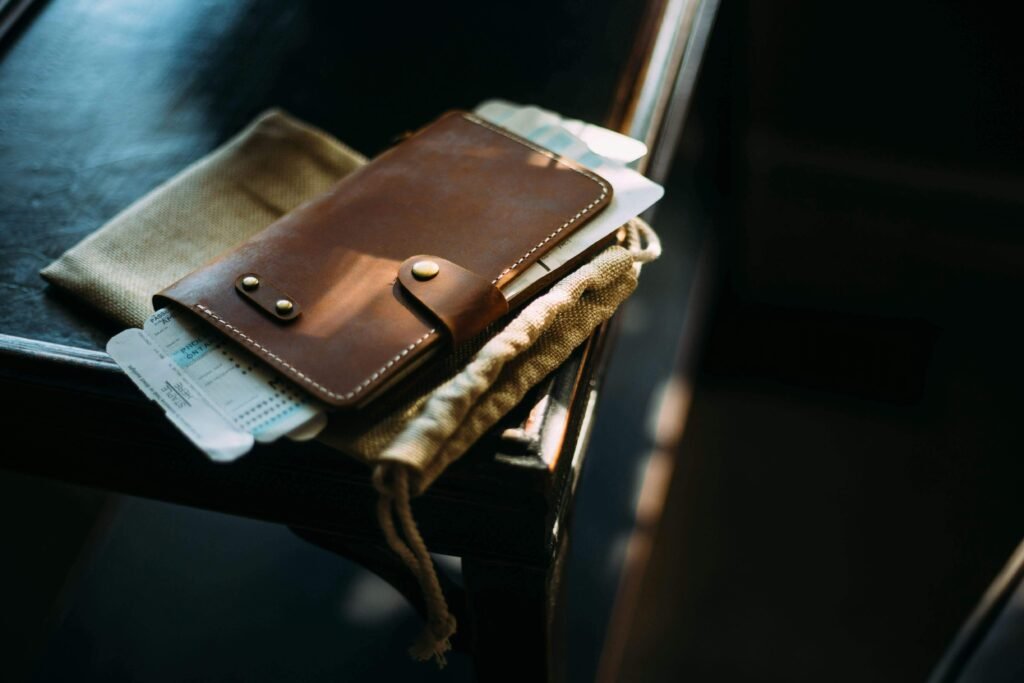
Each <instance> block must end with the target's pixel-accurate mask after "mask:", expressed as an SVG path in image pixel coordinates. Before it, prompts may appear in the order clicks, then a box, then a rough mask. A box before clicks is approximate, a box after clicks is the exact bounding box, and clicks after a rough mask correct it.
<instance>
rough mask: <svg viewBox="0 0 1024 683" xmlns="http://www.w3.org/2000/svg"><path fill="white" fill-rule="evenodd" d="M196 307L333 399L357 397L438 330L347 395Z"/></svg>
mask: <svg viewBox="0 0 1024 683" xmlns="http://www.w3.org/2000/svg"><path fill="white" fill-rule="evenodd" d="M195 307H196V308H197V309H199V311H201V312H202V313H204V314H205V315H207V316H208V317H210V318H212V319H213V320H215V321H216V322H218V323H220V324H221V325H222V326H223V327H225V328H226V329H227V330H228V331H229V332H230V333H231V334H233V335H235V336H236V337H238V338H239V339H242V340H244V341H246V342H248V343H249V344H250V345H252V346H255V347H256V348H257V349H259V350H260V351H262V352H263V353H265V354H267V355H268V356H270V357H271V358H273V359H274V360H276V361H277V362H278V363H280V364H281V365H283V366H284V367H286V368H288V370H289V371H291V373H292V374H293V375H295V376H296V377H298V378H299V379H301V380H302V381H303V382H305V383H307V384H311V385H313V386H314V387H316V388H317V389H319V390H320V391H321V392H323V393H325V394H327V395H328V396H330V397H331V398H346V399H350V398H353V397H355V396H356V395H357V394H358V393H359V392H361V391H362V390H363V389H365V388H366V387H368V386H370V385H371V384H373V383H374V382H376V381H377V380H378V379H380V378H381V377H382V376H383V375H384V373H385V372H387V371H388V370H390V369H391V366H393V365H394V364H395V363H397V362H398V361H400V360H401V359H402V358H404V357H405V356H407V355H409V352H410V351H412V350H413V349H415V348H416V347H417V346H419V345H420V344H422V343H423V342H425V341H426V340H427V339H429V338H430V336H431V335H433V334H434V333H435V332H437V328H432V329H431V330H430V331H429V332H427V333H426V334H424V335H423V336H422V337H420V338H419V339H417V340H416V341H415V342H413V343H412V344H409V345H408V346H407V347H405V348H404V349H402V351H401V352H400V353H398V354H396V355H395V357H394V358H392V359H391V360H389V361H388V362H387V363H385V364H384V365H382V366H381V368H380V370H378V371H377V372H375V373H373V374H372V375H370V376H369V377H367V378H366V379H365V380H363V381H362V382H360V383H359V385H358V386H356V388H355V389H353V390H352V391H349V392H348V393H346V394H337V393H335V392H333V391H331V390H330V389H328V388H327V387H325V386H324V385H322V384H320V383H319V382H316V381H314V380H313V378H312V377H310V376H308V375H306V374H304V373H303V372H301V371H299V370H298V369H297V368H296V367H295V366H293V365H291V364H290V363H288V361H286V360H285V359H283V358H281V357H280V356H278V355H277V354H275V353H274V352H273V351H271V350H270V349H268V348H267V347H265V346H263V345H262V344H260V343H259V342H257V341H256V340H254V339H253V338H252V337H250V336H248V335H247V334H245V333H244V332H242V331H241V330H240V329H238V328H237V327H235V326H234V325H232V324H231V323H229V322H228V321H227V320H225V319H224V318H222V317H220V316H219V315H217V314H216V313H214V312H213V311H212V310H211V309H209V308H207V307H206V306H204V305H202V304H196V306H195Z"/></svg>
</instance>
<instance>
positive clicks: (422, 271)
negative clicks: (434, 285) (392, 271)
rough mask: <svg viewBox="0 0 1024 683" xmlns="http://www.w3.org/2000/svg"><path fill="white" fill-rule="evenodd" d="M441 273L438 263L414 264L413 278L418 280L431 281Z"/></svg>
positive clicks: (422, 262) (421, 262) (419, 262)
mask: <svg viewBox="0 0 1024 683" xmlns="http://www.w3.org/2000/svg"><path fill="white" fill-rule="evenodd" d="M439 272H441V266H439V265H437V261H426V260H424V261H417V262H416V263H414V264H412V276H413V277H414V278H416V279H417V280H429V279H431V278H433V277H434V276H435V275H437V274H438V273H439Z"/></svg>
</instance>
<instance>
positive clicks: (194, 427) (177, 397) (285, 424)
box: [107, 308, 327, 461]
mask: <svg viewBox="0 0 1024 683" xmlns="http://www.w3.org/2000/svg"><path fill="white" fill-rule="evenodd" d="M107 353H109V354H110V356H111V357H112V358H113V359H114V360H115V361H116V362H117V364H118V365H120V366H121V368H122V369H124V371H125V372H126V373H127V374H128V376H129V377H131V379H132V381H133V382H135V384H136V385H137V386H138V387H139V389H141V390H142V391H143V393H145V394H146V396H147V397H149V398H150V399H151V400H153V401H156V403H157V404H159V405H160V407H161V408H163V410H164V412H165V413H167V417H168V418H169V419H170V420H171V422H173V423H174V424H175V425H176V426H177V427H178V429H180V430H181V431H182V432H183V433H184V434H185V435H186V436H188V438H189V439H190V440H191V441H192V442H193V443H194V444H195V445H196V446H198V447H199V448H200V449H201V450H202V451H203V452H205V453H206V454H207V455H208V456H209V457H210V458H211V459H213V460H221V461H226V460H234V459H235V458H237V457H238V456H240V455H243V454H244V453H246V452H248V451H249V450H250V449H251V448H252V446H253V443H254V442H256V441H259V442H269V441H274V440H275V439H278V438H280V437H282V436H285V435H288V436H290V437H291V438H295V439H308V438H312V437H314V436H315V435H316V434H317V433H319V431H320V429H322V428H323V426H324V425H325V424H326V423H327V418H326V415H325V413H324V410H323V406H322V405H320V404H319V403H318V402H317V401H316V400H314V399H313V398H312V397H310V396H309V395H308V394H306V393H305V392H304V391H302V390H301V389H299V388H298V387H297V386H295V385H294V384H292V383H291V382H290V381H288V380H286V379H285V378H284V377H283V376H282V375H281V374H279V373H278V372H276V371H275V370H274V369H273V368H271V367H270V366H268V365H267V364H266V363H264V362H263V361H261V360H260V359H258V358H256V357H255V356H254V355H252V354H250V353H249V352H248V351H246V350H245V349H243V348H242V347H240V346H238V345H237V344H235V343H234V342H233V341H231V340H230V339H229V338H227V337H226V336H224V335H222V334H221V333H220V332H218V331H217V330H215V329H213V328H212V327H209V326H207V325H205V324H204V323H203V322H202V321H200V320H197V319H193V318H192V317H191V314H190V313H188V312H185V311H179V310H177V309H174V308H163V309H160V310H159V311H157V312H156V313H154V314H153V315H152V316H150V317H149V319H148V320H146V323H145V325H144V326H143V329H141V330H138V329H130V330H125V331H124V332H121V333H120V334H118V335H116V336H115V337H113V338H112V339H111V340H110V341H109V342H108V343H107Z"/></svg>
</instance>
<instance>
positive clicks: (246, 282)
mask: <svg viewBox="0 0 1024 683" xmlns="http://www.w3.org/2000/svg"><path fill="white" fill-rule="evenodd" d="M259 286H260V279H259V278H258V277H256V276H255V275H246V276H245V277H243V278H242V287H243V288H244V289H246V290H247V291H252V290H254V289H256V288H257V287H259Z"/></svg>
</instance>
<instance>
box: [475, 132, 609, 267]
mask: <svg viewBox="0 0 1024 683" xmlns="http://www.w3.org/2000/svg"><path fill="white" fill-rule="evenodd" d="M462 116H463V118H465V119H466V120H467V121H471V122H472V123H475V124H477V125H478V126H483V127H484V128H487V129H488V130H492V131H494V132H495V133H497V134H498V135H503V136H505V137H506V138H508V139H509V140H512V141H513V142H518V143H519V144H521V145H523V146H524V147H529V148H530V149H532V150H533V151H534V152H537V153H538V154H543V155H544V156H546V157H548V158H549V159H552V160H554V161H555V163H559V164H562V165H563V166H565V167H566V168H568V169H570V170H573V171H576V172H577V173H579V174H580V175H581V176H583V177H585V178H588V179H590V180H592V181H594V182H595V183H597V184H598V186H599V187H600V188H601V196H599V197H598V198H597V199H595V200H594V201H592V202H590V203H589V204H587V205H586V206H585V207H583V208H582V209H581V210H580V211H578V212H577V213H576V215H575V216H573V217H572V218H570V219H569V220H567V221H566V222H565V223H562V225H561V226H560V227H559V228H558V229H557V230H555V231H554V232H553V233H551V234H550V235H548V236H547V237H545V238H544V239H542V240H541V241H540V242H538V243H537V244H536V245H534V247H533V249H530V251H528V252H526V253H525V254H523V255H522V256H520V257H519V260H518V261H516V262H515V263H513V264H512V265H511V266H509V267H508V268H506V269H505V270H503V271H501V272H500V273H498V277H496V278H494V279H493V280H491V284H492V285H493V284H496V283H497V282H498V280H500V279H501V278H503V277H505V275H506V274H507V273H508V272H509V271H510V270H512V269H514V268H515V267H517V266H518V265H519V264H520V263H522V262H523V261H525V260H526V259H528V258H530V255H531V254H533V252H535V251H537V250H538V249H540V248H541V247H543V246H544V245H545V244H547V243H548V242H550V241H551V240H552V238H554V237H555V236H556V235H558V234H559V233H560V232H562V231H563V230H565V229H566V228H568V227H569V226H570V225H572V224H573V223H575V222H576V221H578V220H579V219H580V218H581V217H582V216H584V215H586V214H587V212H588V211H590V210H591V209H592V208H594V207H595V206H597V205H598V204H600V203H601V202H602V201H604V198H605V197H607V196H608V186H607V185H605V184H604V181H603V180H602V179H601V178H599V177H597V176H596V175H594V174H593V173H590V172H589V171H587V170H586V169H582V168H578V167H576V166H572V165H570V164H567V163H565V161H564V160H563V159H562V157H560V156H558V155H557V154H555V153H554V152H552V151H550V150H547V149H544V148H543V147H538V146H537V145H535V144H533V143H532V142H530V141H529V140H526V139H524V138H521V137H518V136H515V135H512V134H511V133H510V132H508V131H507V130H504V129H502V128H498V127H497V126H493V125H491V124H490V123H488V122H487V121H484V120H483V119H481V118H479V117H476V116H473V115H472V114H463V115H462Z"/></svg>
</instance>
